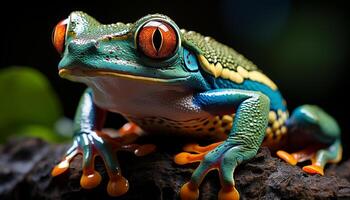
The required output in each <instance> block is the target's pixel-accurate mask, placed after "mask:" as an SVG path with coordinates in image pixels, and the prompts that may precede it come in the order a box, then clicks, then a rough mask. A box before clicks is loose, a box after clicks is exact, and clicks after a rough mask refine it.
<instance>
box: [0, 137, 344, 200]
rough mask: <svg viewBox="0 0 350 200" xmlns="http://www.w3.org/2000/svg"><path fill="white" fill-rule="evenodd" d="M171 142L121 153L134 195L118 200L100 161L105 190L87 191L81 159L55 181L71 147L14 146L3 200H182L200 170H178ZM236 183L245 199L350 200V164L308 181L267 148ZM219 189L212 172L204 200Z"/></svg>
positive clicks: (24, 142)
mask: <svg viewBox="0 0 350 200" xmlns="http://www.w3.org/2000/svg"><path fill="white" fill-rule="evenodd" d="M160 141H164V140H160ZM168 141H169V140H168ZM171 141H172V144H166V143H164V142H163V143H162V142H159V144H158V143H156V144H157V146H158V149H157V152H155V153H153V154H150V155H147V156H144V157H136V156H134V155H133V154H131V153H127V152H120V153H118V157H119V162H120V164H121V167H122V170H123V174H124V176H125V177H126V178H127V179H128V180H129V183H130V190H129V192H128V193H127V194H126V195H124V196H121V197H119V198H115V197H113V198H112V197H109V196H108V195H107V193H106V185H107V181H108V177H107V175H106V173H105V169H104V166H103V163H102V161H101V160H100V159H97V161H96V169H97V170H98V171H99V172H101V175H102V177H103V181H102V183H101V185H99V186H98V187H97V188H95V189H92V190H84V189H82V188H81V187H80V185H79V181H80V176H81V156H78V157H77V158H76V159H75V160H74V161H73V163H72V164H71V166H70V170H69V171H68V172H67V173H65V174H63V175H61V176H58V177H55V178H52V177H51V175H50V172H51V169H52V167H53V166H54V164H56V163H57V162H58V161H59V160H60V159H61V157H62V155H63V154H64V152H65V150H66V149H67V148H68V145H53V144H48V143H45V142H43V141H41V140H38V139H30V138H27V139H15V140H12V141H10V142H9V143H7V144H5V145H4V146H1V147H0V199H74V200H76V199H114V200H115V199H120V200H126V199H128V200H130V199H135V200H136V199H166V200H168V199H178V191H179V189H180V187H181V186H182V184H183V183H184V182H186V181H188V180H189V178H190V176H191V173H192V171H193V169H194V168H195V166H196V165H187V166H178V165H176V164H175V163H174V162H173V155H174V154H175V153H176V152H179V151H180V149H181V145H176V144H177V142H176V141H175V142H174V141H173V140H171ZM235 178H236V185H237V189H238V191H239V192H240V194H241V199H330V198H333V199H350V160H348V161H344V162H342V163H341V164H340V165H331V166H329V167H328V168H327V170H326V175H325V176H319V175H308V174H306V173H304V172H303V171H302V170H301V168H300V167H299V166H294V167H293V166H290V165H288V164H286V163H284V162H282V161H280V160H279V159H277V158H274V157H272V156H271V154H270V151H269V150H268V149H267V148H264V147H262V148H261V149H260V150H259V152H258V154H257V155H256V156H255V157H254V158H253V159H252V160H250V161H249V162H246V163H244V164H242V165H240V166H239V167H238V168H237V170H236V173H235ZM219 189H220V184H219V180H218V177H217V173H216V172H214V171H213V172H210V173H209V174H208V176H207V177H206V178H205V180H204V181H203V184H202V185H201V199H217V193H218V191H219Z"/></svg>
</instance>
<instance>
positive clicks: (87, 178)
mask: <svg viewBox="0 0 350 200" xmlns="http://www.w3.org/2000/svg"><path fill="white" fill-rule="evenodd" d="M123 137H124V136H122V137H120V138H117V139H115V138H112V137H110V136H109V135H108V134H106V133H103V132H100V131H94V132H90V133H88V134H87V133H81V134H79V135H77V136H75V138H74V142H73V145H72V147H71V148H70V149H69V150H68V151H67V153H66V156H65V157H64V159H63V160H62V161H61V162H60V163H59V164H58V165H56V166H55V167H54V169H53V170H52V172H51V174H52V176H58V175H60V174H62V173H64V172H65V171H66V170H67V169H68V168H69V163H70V162H71V160H72V159H73V158H74V157H75V156H76V155H77V154H82V155H83V170H82V171H83V173H82V176H81V179H80V185H81V187H82V188H84V189H91V188H94V187H96V186H98V185H99V184H100V182H101V175H100V174H99V172H97V171H96V170H95V165H94V161H95V157H96V156H100V157H101V158H102V159H103V161H104V163H105V166H106V171H107V173H108V176H109V182H108V185H107V192H108V194H109V195H111V196H120V195H122V194H124V193H126V192H127V191H128V188H129V185H128V181H127V180H126V179H125V178H124V177H123V176H122V175H121V170H120V167H119V164H118V162H117V157H116V151H132V152H134V153H135V155H138V156H142V155H146V154H148V153H150V152H153V151H154V149H155V146H154V145H151V144H146V145H137V144H130V143H129V141H130V138H127V139H124V138H123Z"/></svg>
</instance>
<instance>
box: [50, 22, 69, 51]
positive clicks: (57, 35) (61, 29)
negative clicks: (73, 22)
mask: <svg viewBox="0 0 350 200" xmlns="http://www.w3.org/2000/svg"><path fill="white" fill-rule="evenodd" d="M67 21H68V20H67V19H65V20H62V21H60V22H59V23H58V24H57V25H56V27H55V29H53V32H52V38H51V39H52V44H53V46H55V48H56V50H57V51H58V53H59V54H62V53H63V50H64V43H65V39H66V29H67Z"/></svg>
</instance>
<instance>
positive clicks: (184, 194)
mask: <svg viewBox="0 0 350 200" xmlns="http://www.w3.org/2000/svg"><path fill="white" fill-rule="evenodd" d="M184 150H185V151H190V152H196V153H197V154H190V153H187V152H183V153H180V154H178V155H177V156H175V162H176V163H178V164H186V163H192V162H200V165H199V166H198V167H197V169H196V170H195V171H194V172H193V174H192V177H191V180H190V181H189V182H187V183H185V184H184V185H183V186H182V188H181V191H180V197H181V199H182V200H192V199H193V200H195V199H198V198H199V185H200V184H201V182H202V180H203V179H204V177H205V176H206V174H207V173H208V172H209V171H211V170H218V172H219V176H220V182H221V186H222V188H221V190H220V192H219V194H218V199H219V200H238V199H239V193H238V191H237V190H236V188H235V183H234V179H233V173H234V170H235V168H236V166H237V165H238V164H239V163H240V162H242V160H244V159H245V158H248V157H249V158H250V157H252V156H254V155H255V154H256V152H254V151H245V152H244V150H243V148H242V146H240V145H238V144H232V143H229V142H218V143H214V144H212V145H208V146H206V147H200V146H198V145H193V144H192V145H187V146H185V148H184ZM242 152H244V153H242ZM243 154H244V155H243ZM179 160H180V161H179Z"/></svg>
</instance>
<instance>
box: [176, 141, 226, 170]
mask: <svg viewBox="0 0 350 200" xmlns="http://www.w3.org/2000/svg"><path fill="white" fill-rule="evenodd" d="M220 144H222V142H216V143H213V144H210V145H207V146H199V145H198V144H187V145H185V146H184V147H183V150H184V152H181V153H179V154H177V155H176V156H175V157H174V161H175V163H176V164H178V165H184V164H188V163H194V162H200V161H202V160H203V158H204V156H205V155H206V154H207V153H208V152H209V151H211V150H213V149H215V148H216V147H217V146H219V145H220ZM190 152H191V153H190Z"/></svg>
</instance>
